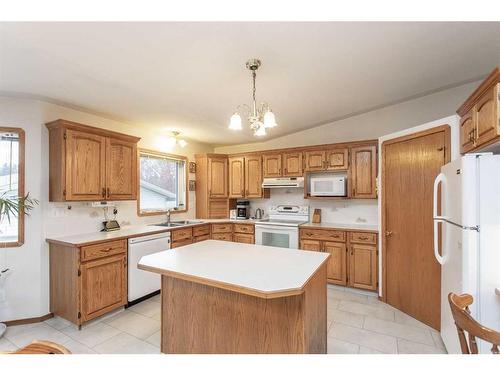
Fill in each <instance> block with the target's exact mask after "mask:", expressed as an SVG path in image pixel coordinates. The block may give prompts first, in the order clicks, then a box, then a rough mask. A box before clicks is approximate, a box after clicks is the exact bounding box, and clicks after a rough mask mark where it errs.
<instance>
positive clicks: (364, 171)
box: [350, 145, 377, 199]
mask: <svg viewBox="0 0 500 375" xmlns="http://www.w3.org/2000/svg"><path fill="white" fill-rule="evenodd" d="M350 179H351V186H352V193H351V198H369V199H374V198H377V147H376V146H375V145H372V146H359V147H353V148H351V169H350Z"/></svg>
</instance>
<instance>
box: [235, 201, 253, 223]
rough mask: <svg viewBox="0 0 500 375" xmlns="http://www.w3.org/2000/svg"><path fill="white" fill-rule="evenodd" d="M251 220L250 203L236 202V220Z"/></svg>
mask: <svg viewBox="0 0 500 375" xmlns="http://www.w3.org/2000/svg"><path fill="white" fill-rule="evenodd" d="M249 218H250V202H249V201H237V202H236V220H247V219H249Z"/></svg>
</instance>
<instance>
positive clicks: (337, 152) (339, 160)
mask: <svg viewBox="0 0 500 375" xmlns="http://www.w3.org/2000/svg"><path fill="white" fill-rule="evenodd" d="M348 167H349V150H348V149H347V148H338V149H331V150H327V151H326V169H327V170H329V171H334V170H344V169H347V168H348Z"/></svg>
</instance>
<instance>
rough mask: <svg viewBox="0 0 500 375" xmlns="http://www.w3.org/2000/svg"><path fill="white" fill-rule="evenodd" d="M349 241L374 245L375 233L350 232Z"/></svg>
mask: <svg viewBox="0 0 500 375" xmlns="http://www.w3.org/2000/svg"><path fill="white" fill-rule="evenodd" d="M349 241H350V242H353V243H369V244H373V245H375V244H376V243H377V234H376V233H363V232H351V233H350V237H349Z"/></svg>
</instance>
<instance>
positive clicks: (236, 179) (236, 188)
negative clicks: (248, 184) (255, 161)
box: [228, 157, 245, 198]
mask: <svg viewBox="0 0 500 375" xmlns="http://www.w3.org/2000/svg"><path fill="white" fill-rule="evenodd" d="M228 160H229V197H231V198H243V197H244V196H245V158H244V157H231V158H229V159H228Z"/></svg>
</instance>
